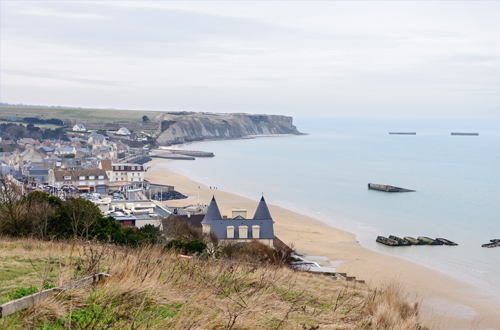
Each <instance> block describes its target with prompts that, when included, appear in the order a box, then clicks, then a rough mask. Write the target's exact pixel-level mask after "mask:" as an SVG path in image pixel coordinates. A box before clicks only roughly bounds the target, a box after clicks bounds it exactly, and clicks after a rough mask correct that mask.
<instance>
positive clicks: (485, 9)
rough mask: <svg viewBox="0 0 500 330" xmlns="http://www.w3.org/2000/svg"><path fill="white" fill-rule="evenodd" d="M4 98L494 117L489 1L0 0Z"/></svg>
mask: <svg viewBox="0 0 500 330" xmlns="http://www.w3.org/2000/svg"><path fill="white" fill-rule="evenodd" d="M0 15H1V17H0V18H1V21H0V101H1V102H7V103H24V104H34V105H61V106H75V107H97V108H117V109H133V110H165V111H208V112H248V113H266V114H285V115H291V116H317V117H325V116H332V117H381V118H383V117H397V118H415V117H426V118H427V117H444V118H447V117H451V118H463V117H465V118H468V117H477V118H500V19H498V17H499V15H500V2H496V1H484V2H480V1H470V2H469V1H441V2H438V1H418V2H417V1H366V2H365V1H319V2H315V1H276V2H274V1H219V2H216V1H201V2H196V1H181V2H176V1H156V2H145V1H141V2H133V1H111V2H102V1H82V2H78V1H54V2H48V1H27V2H22V1H1V2H0Z"/></svg>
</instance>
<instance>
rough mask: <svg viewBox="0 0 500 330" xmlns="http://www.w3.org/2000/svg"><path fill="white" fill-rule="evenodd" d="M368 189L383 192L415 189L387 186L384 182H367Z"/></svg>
mask: <svg viewBox="0 0 500 330" xmlns="http://www.w3.org/2000/svg"><path fill="white" fill-rule="evenodd" d="M368 189H372V190H378V191H385V192H413V191H415V190H411V189H405V188H400V187H394V186H389V185H386V184H376V183H369V184H368Z"/></svg>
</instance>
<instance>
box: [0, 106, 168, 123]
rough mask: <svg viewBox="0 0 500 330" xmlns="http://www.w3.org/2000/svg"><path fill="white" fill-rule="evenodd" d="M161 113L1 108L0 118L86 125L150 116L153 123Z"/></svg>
mask: <svg viewBox="0 0 500 330" xmlns="http://www.w3.org/2000/svg"><path fill="white" fill-rule="evenodd" d="M161 113H162V112H161V111H137V110H107V109H75V108H50V107H46V108H45V107H13V106H2V107H0V116H1V117H2V118H6V117H40V118H43V119H49V118H57V119H61V120H67V119H69V120H76V121H78V122H84V123H87V122H88V123H99V122H114V121H118V120H120V121H123V120H127V121H139V122H142V116H148V117H149V119H150V120H151V121H153V120H154V118H155V117H156V116H158V115H160V114H161Z"/></svg>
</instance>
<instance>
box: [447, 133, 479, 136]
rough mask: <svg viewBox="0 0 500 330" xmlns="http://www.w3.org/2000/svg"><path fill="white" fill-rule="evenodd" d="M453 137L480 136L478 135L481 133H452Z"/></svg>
mask: <svg viewBox="0 0 500 330" xmlns="http://www.w3.org/2000/svg"><path fill="white" fill-rule="evenodd" d="M451 135H465V136H478V135H479V133H461V132H451Z"/></svg>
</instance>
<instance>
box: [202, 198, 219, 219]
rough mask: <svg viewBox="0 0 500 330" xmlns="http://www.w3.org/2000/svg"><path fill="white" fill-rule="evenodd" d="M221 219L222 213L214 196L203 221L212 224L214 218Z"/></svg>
mask: <svg viewBox="0 0 500 330" xmlns="http://www.w3.org/2000/svg"><path fill="white" fill-rule="evenodd" d="M221 219H222V215H221V214H220V211H219V206H218V205H217V202H216V201H215V196H213V197H212V201H211V202H210V205H209V206H208V209H207V213H206V214H205V217H204V218H203V221H202V222H201V223H202V224H203V223H206V224H210V223H211V222H212V221H213V220H221Z"/></svg>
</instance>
